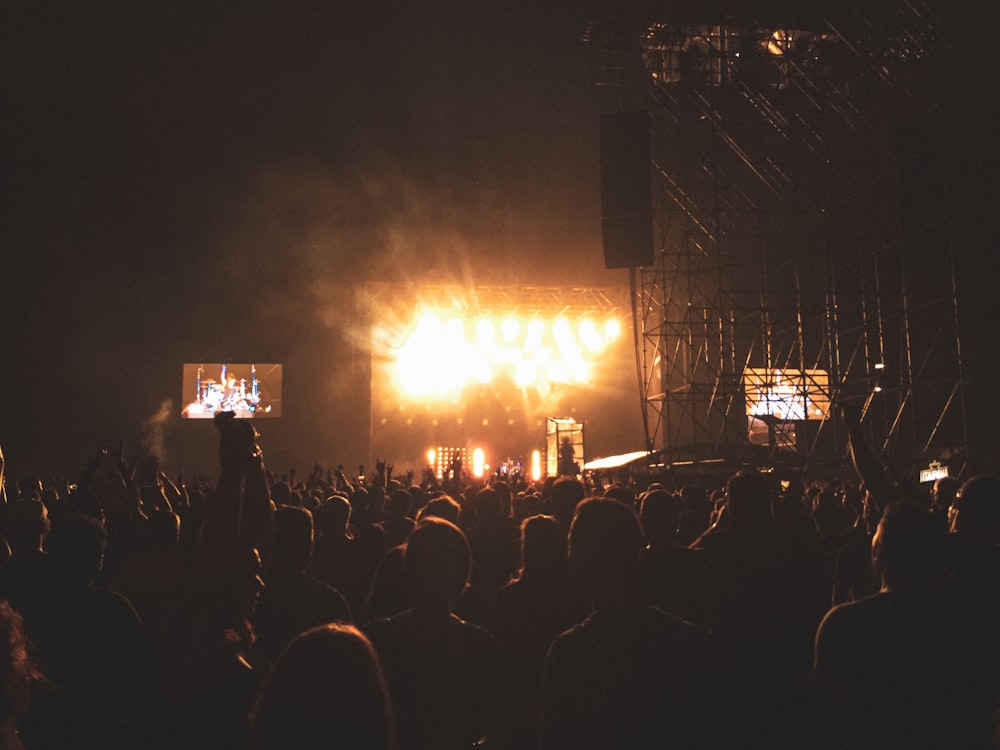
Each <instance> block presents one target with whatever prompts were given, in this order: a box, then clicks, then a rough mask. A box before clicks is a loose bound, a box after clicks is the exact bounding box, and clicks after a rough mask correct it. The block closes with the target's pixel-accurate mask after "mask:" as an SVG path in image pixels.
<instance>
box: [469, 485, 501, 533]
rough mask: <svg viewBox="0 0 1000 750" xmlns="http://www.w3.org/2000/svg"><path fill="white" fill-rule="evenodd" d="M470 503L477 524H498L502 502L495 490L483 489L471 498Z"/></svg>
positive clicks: (490, 488)
mask: <svg viewBox="0 0 1000 750" xmlns="http://www.w3.org/2000/svg"><path fill="white" fill-rule="evenodd" d="M472 501H473V505H472V507H473V508H474V509H475V511H476V518H477V519H479V523H481V524H483V525H484V526H492V525H494V524H497V523H499V522H500V516H501V507H502V501H501V499H500V495H499V493H497V491H496V490H495V489H493V488H492V487H484V488H483V489H481V490H479V492H477V493H476V494H475V495H474V496H473V498H472Z"/></svg>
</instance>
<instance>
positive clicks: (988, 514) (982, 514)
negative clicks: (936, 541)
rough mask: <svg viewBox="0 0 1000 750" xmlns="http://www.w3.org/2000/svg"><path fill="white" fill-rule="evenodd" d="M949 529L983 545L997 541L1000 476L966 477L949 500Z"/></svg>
mask: <svg viewBox="0 0 1000 750" xmlns="http://www.w3.org/2000/svg"><path fill="white" fill-rule="evenodd" d="M951 507H952V511H953V515H952V522H951V530H952V532H954V533H956V534H959V535H962V536H964V537H968V538H970V539H976V540H978V541H981V542H984V543H986V544H1000V477H995V476H992V475H989V474H980V475H978V476H974V477H972V478H971V479H968V480H967V481H966V482H965V484H963V485H962V487H961V489H959V491H958V494H957V495H955V499H954V501H953V502H952V505H951Z"/></svg>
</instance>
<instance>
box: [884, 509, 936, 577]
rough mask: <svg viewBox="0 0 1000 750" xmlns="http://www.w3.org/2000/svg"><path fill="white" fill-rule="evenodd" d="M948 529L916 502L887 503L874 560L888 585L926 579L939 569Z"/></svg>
mask: <svg viewBox="0 0 1000 750" xmlns="http://www.w3.org/2000/svg"><path fill="white" fill-rule="evenodd" d="M943 536H944V531H943V529H942V528H941V526H940V524H938V523H935V522H934V519H933V517H932V516H931V514H930V511H928V510H927V509H926V508H923V507H921V506H919V505H917V504H916V503H914V502H910V501H904V502H899V503H892V504H890V505H889V506H887V507H886V509H885V513H883V514H882V520H881V521H879V524H878V528H877V529H876V530H875V536H874V538H873V539H872V562H873V563H874V565H875V570H876V572H877V573H878V574H879V575H880V576H881V577H882V582H883V584H884V585H885V586H887V587H888V588H890V589H892V588H899V587H901V586H907V585H910V584H914V583H919V582H921V581H926V580H927V579H928V578H930V577H931V576H932V575H933V574H934V573H935V572H936V571H937V569H938V564H939V561H940V553H941V544H942V541H943Z"/></svg>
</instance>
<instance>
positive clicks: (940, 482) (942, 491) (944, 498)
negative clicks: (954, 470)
mask: <svg viewBox="0 0 1000 750" xmlns="http://www.w3.org/2000/svg"><path fill="white" fill-rule="evenodd" d="M961 486H962V483H961V482H959V481H958V479H956V478H955V477H939V478H938V479H936V480H935V481H934V488H933V489H932V490H931V497H932V499H933V501H934V505H935V506H937V507H938V508H940V509H941V510H948V508H950V507H951V504H952V502H953V501H954V499H955V495H956V494H958V489H959V487H961Z"/></svg>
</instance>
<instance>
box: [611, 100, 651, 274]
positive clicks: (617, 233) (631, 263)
mask: <svg viewBox="0 0 1000 750" xmlns="http://www.w3.org/2000/svg"><path fill="white" fill-rule="evenodd" d="M650 165H651V156H650V135H649V113H648V112H647V111H645V110H639V111H635V112H615V113H614V114H607V115H602V116H601V239H602V241H603V245H604V267H605V268H632V267H636V266H649V265H652V263H653V196H652V177H651V166H650Z"/></svg>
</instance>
